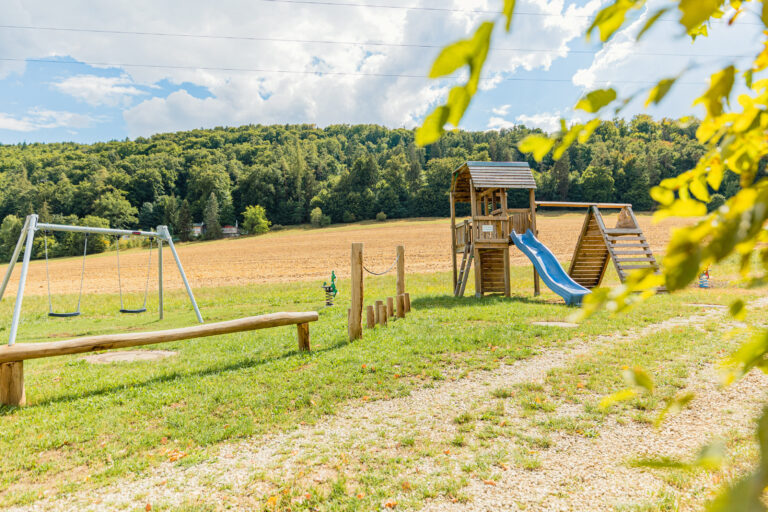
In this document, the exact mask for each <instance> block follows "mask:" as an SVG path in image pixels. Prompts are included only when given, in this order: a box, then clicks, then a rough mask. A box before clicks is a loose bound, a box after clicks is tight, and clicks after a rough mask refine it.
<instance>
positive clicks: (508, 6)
mask: <svg viewBox="0 0 768 512" xmlns="http://www.w3.org/2000/svg"><path fill="white" fill-rule="evenodd" d="M514 11H515V0H504V10H503V11H502V13H503V14H504V17H505V18H506V19H507V23H506V25H504V29H505V30H506V31H507V32H509V28H510V27H511V26H512V13H513V12H514Z"/></svg>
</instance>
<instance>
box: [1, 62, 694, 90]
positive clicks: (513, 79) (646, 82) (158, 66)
mask: <svg viewBox="0 0 768 512" xmlns="http://www.w3.org/2000/svg"><path fill="white" fill-rule="evenodd" d="M0 61H2V62H35V63H42V64H59V65H75V66H97V67H112V68H147V69H173V70H188V71H198V70H200V71H227V72H242V73H272V74H289V75H317V76H323V75H327V76H359V77H377V78H418V79H422V80H423V79H426V78H427V77H426V75H420V74H407V73H369V72H364V71H356V72H348V71H312V70H301V69H296V70H293V69H266V68H239V67H212V66H182V65H173V64H134V63H110V62H84V61H77V62H75V61H63V60H54V59H25V58H19V57H0ZM458 78H460V77H458V76H446V77H444V79H458ZM487 80H492V79H487ZM501 80H502V81H508V82H555V83H558V82H560V83H561V82H571V81H572V79H571V78H527V77H503V78H501ZM595 83H596V84H636V85H650V84H655V83H656V81H654V80H605V81H597V82H595ZM677 83H678V84H683V85H704V84H706V82H677Z"/></svg>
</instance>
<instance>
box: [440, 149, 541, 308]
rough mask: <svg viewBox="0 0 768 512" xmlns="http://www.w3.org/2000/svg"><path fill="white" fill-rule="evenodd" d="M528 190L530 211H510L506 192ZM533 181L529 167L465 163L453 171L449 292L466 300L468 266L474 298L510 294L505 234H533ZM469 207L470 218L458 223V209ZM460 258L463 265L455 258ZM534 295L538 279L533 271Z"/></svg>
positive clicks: (507, 242) (492, 163)
mask: <svg viewBox="0 0 768 512" xmlns="http://www.w3.org/2000/svg"><path fill="white" fill-rule="evenodd" d="M508 189H523V190H527V191H528V198H529V207H528V208H509V207H508V205H507V190H508ZM535 191H536V182H535V181H534V179H533V173H532V172H531V168H530V166H529V165H528V163H527V162H466V163H464V164H462V165H461V166H460V167H459V168H458V169H456V170H455V171H453V176H452V180H451V242H452V245H453V250H452V255H453V289H454V295H456V296H457V297H460V296H463V295H464V290H465V288H466V286H467V280H468V279H469V270H470V268H471V267H472V263H473V262H474V265H475V293H476V295H477V296H482V295H483V294H485V293H503V294H504V295H505V296H506V297H509V295H510V286H509V243H510V242H509V233H510V231H511V230H514V231H516V232H517V233H521V234H522V233H525V231H526V230H527V229H530V230H531V231H533V233H534V234H536V196H535ZM457 203H469V204H470V207H471V210H470V211H471V218H470V219H469V220H465V221H464V222H462V223H460V224H457V223H456V204H457ZM459 255H461V264H459V262H458V257H459ZM534 287H535V293H536V294H537V295H538V293H539V279H538V275H536V273H535V271H534Z"/></svg>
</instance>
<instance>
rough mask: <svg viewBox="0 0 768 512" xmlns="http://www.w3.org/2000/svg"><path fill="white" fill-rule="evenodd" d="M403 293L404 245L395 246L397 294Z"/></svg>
mask: <svg viewBox="0 0 768 512" xmlns="http://www.w3.org/2000/svg"><path fill="white" fill-rule="evenodd" d="M404 293H405V247H404V246H402V245H398V246H397V295H402V294H404Z"/></svg>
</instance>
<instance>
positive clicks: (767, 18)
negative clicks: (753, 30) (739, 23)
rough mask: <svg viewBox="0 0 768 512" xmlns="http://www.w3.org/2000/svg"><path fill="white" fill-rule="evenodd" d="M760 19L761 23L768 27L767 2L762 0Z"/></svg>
mask: <svg viewBox="0 0 768 512" xmlns="http://www.w3.org/2000/svg"><path fill="white" fill-rule="evenodd" d="M760 19H761V20H763V25H765V26H766V27H768V2H763V9H762V11H760Z"/></svg>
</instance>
